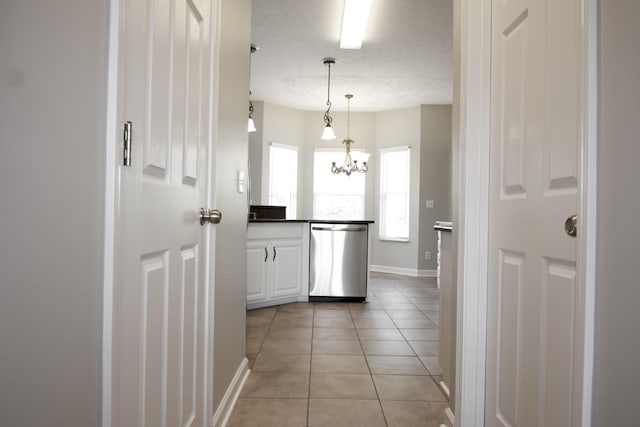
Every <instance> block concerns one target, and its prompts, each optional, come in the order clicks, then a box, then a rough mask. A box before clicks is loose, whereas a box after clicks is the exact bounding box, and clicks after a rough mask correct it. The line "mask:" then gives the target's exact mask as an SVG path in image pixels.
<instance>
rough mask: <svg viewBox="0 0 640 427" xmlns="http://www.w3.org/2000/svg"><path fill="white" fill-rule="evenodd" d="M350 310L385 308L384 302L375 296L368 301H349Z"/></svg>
mask: <svg viewBox="0 0 640 427" xmlns="http://www.w3.org/2000/svg"><path fill="white" fill-rule="evenodd" d="M349 310H384V307H383V306H382V303H381V302H380V301H378V300H377V299H376V298H375V297H373V298H370V299H369V300H368V301H367V302H365V303H362V302H354V303H349Z"/></svg>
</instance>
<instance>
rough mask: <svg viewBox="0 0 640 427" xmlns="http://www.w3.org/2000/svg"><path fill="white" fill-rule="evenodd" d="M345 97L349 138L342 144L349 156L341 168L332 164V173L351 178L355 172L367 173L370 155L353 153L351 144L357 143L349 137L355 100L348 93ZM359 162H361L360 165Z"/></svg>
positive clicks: (359, 152)
mask: <svg viewBox="0 0 640 427" xmlns="http://www.w3.org/2000/svg"><path fill="white" fill-rule="evenodd" d="M344 97H345V98H347V138H346V139H345V140H343V141H342V143H343V144H344V145H345V146H346V150H347V156H346V157H345V159H344V164H343V165H342V166H340V167H338V166H336V162H332V163H331V172H333V173H334V174H336V175H337V174H339V173H344V174H346V175H347V176H349V175H351V174H352V173H353V172H360V173H365V172H366V171H368V170H369V167H368V166H367V161H368V160H369V153H363V152H361V151H354V152H351V144H353V143H355V141H354V140H353V139H351V138H350V137H349V113H350V111H351V98H353V95H352V94H350V93H348V94H346V95H345V96H344ZM358 161H360V162H361V164H360V165H358Z"/></svg>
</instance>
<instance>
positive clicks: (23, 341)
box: [0, 0, 108, 426]
mask: <svg viewBox="0 0 640 427" xmlns="http://www.w3.org/2000/svg"><path fill="white" fill-rule="evenodd" d="M107 6H108V2H105V1H87V0H61V1H56V2H51V1H38V0H35V1H21V0H3V1H2V2H0V58H1V59H0V129H1V133H0V139H1V141H0V195H1V197H2V202H1V204H2V207H0V425H1V426H96V425H99V423H100V416H101V413H100V387H101V386H100V384H101V381H100V376H101V366H100V363H101V351H102V349H101V319H102V245H103V243H102V242H103V236H102V229H103V222H104V218H103V211H104V203H103V199H104V193H103V189H104V178H103V176H104V168H105V153H104V147H105V109H104V106H105V103H106V72H105V70H106V54H107V49H106V48H107V41H106V37H107Z"/></svg>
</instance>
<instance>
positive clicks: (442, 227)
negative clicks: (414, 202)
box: [433, 221, 453, 231]
mask: <svg viewBox="0 0 640 427" xmlns="http://www.w3.org/2000/svg"><path fill="white" fill-rule="evenodd" d="M433 229H434V230H436V231H451V230H452V229H453V224H452V223H451V221H436V223H435V224H434V225H433Z"/></svg>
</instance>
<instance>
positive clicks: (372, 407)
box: [308, 399, 386, 427]
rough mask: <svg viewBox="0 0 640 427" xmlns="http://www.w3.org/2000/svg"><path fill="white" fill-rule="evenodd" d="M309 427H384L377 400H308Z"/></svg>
mask: <svg viewBox="0 0 640 427" xmlns="http://www.w3.org/2000/svg"><path fill="white" fill-rule="evenodd" d="M308 425H309V427H327V426H330V427H385V426H386V424H385V421H384V416H383V415H382V409H381V408H380V402H379V401H377V400H354V399H309V424H308Z"/></svg>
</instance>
